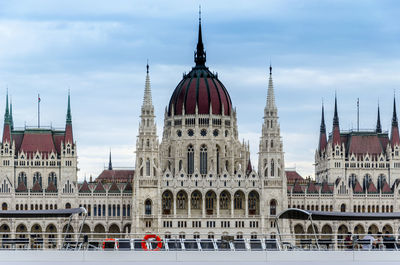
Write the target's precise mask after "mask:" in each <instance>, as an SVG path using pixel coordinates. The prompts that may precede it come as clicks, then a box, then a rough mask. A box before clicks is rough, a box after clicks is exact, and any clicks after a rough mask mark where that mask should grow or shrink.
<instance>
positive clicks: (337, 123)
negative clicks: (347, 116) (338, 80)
mask: <svg viewBox="0 0 400 265" xmlns="http://www.w3.org/2000/svg"><path fill="white" fill-rule="evenodd" d="M335 125H338V126H339V116H338V112H337V97H336V93H335V114H334V116H333V126H335Z"/></svg>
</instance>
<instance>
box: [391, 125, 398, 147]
mask: <svg viewBox="0 0 400 265" xmlns="http://www.w3.org/2000/svg"><path fill="white" fill-rule="evenodd" d="M390 140H391V143H392V148H393V146H395V145H400V137H399V127H398V126H392V134H391V139H390Z"/></svg>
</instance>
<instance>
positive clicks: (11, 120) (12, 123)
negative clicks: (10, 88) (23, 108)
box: [10, 98, 14, 130]
mask: <svg viewBox="0 0 400 265" xmlns="http://www.w3.org/2000/svg"><path fill="white" fill-rule="evenodd" d="M10 123H11V130H12V129H14V119H13V114H12V98H10Z"/></svg>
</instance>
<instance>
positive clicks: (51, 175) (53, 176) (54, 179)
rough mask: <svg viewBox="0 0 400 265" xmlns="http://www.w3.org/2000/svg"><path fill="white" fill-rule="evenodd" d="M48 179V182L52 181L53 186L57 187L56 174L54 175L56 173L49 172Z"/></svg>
mask: <svg viewBox="0 0 400 265" xmlns="http://www.w3.org/2000/svg"><path fill="white" fill-rule="evenodd" d="M48 180H49V181H48V183H49V184H50V182H53V184H54V186H56V187H57V176H56V173H54V172H51V173H50V174H49V179H48Z"/></svg>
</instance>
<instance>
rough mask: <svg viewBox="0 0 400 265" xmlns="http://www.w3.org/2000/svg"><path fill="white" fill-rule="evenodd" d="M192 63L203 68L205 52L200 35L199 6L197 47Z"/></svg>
mask: <svg viewBox="0 0 400 265" xmlns="http://www.w3.org/2000/svg"><path fill="white" fill-rule="evenodd" d="M194 62H195V63H196V66H205V64H206V52H205V51H204V44H203V38H202V34H201V6H199V36H198V39H197V47H196V51H195V53H194Z"/></svg>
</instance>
